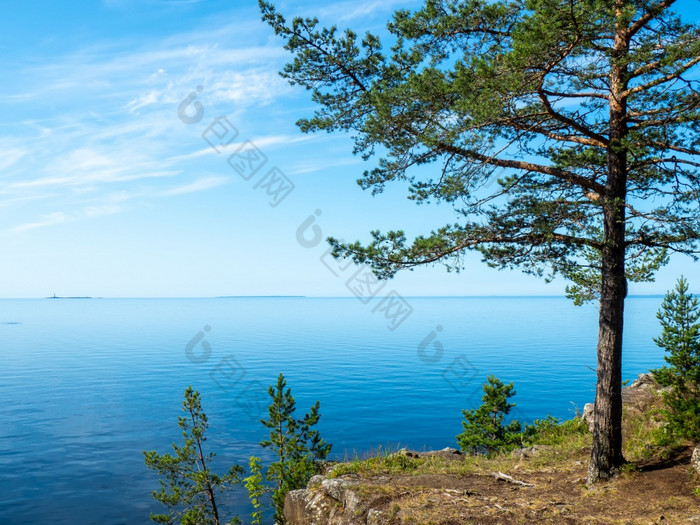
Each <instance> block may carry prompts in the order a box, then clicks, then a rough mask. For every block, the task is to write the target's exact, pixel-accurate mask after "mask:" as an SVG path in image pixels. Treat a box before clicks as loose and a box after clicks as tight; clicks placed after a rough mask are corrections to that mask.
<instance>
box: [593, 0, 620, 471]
mask: <svg viewBox="0 0 700 525" xmlns="http://www.w3.org/2000/svg"><path fill="white" fill-rule="evenodd" d="M623 3H624V2H621V1H620V0H618V2H617V7H618V17H619V16H620V15H621V12H622V10H621V7H622V4H623ZM618 19H619V18H618ZM628 46H629V44H628V41H627V38H626V35H625V34H624V32H623V29H622V28H620V27H618V30H617V34H616V36H615V43H614V52H613V60H615V61H617V60H618V59H620V58H622V57H623V56H624V55H625V54H627V52H628V49H629V47H628ZM619 63H620V62H617V64H619ZM613 64H614V65H613V66H612V67H611V72H610V98H609V105H610V121H609V122H610V127H609V139H610V144H609V145H608V166H607V167H608V174H607V175H608V177H607V181H606V185H605V195H604V196H603V199H602V206H603V221H604V235H605V242H604V246H603V249H602V253H601V277H602V281H601V291H600V312H599V317H598V349H597V352H598V369H597V375H598V381H597V384H596V395H595V408H594V411H593V449H592V450H591V462H590V465H589V467H588V482H589V483H594V482H596V481H599V480H604V479H609V478H610V477H611V476H613V475H614V474H615V472H616V469H617V468H618V467H620V466H621V465H622V464H623V463H624V461H625V460H624V457H623V456H622V330H623V316H624V306H625V297H626V295H627V280H626V279H625V202H626V198H627V152H626V150H625V148H624V146H623V140H624V138H625V135H626V134H627V121H626V118H627V101H626V100H625V99H624V98H623V97H621V96H620V94H621V93H622V92H623V91H624V90H625V89H626V81H625V74H626V71H625V69H624V66H618V65H616V64H615V62H614V63H613Z"/></svg>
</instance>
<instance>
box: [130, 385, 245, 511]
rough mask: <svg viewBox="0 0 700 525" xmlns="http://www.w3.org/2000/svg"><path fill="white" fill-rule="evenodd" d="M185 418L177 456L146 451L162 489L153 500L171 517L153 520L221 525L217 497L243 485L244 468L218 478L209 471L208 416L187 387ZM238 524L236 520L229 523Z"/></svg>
mask: <svg viewBox="0 0 700 525" xmlns="http://www.w3.org/2000/svg"><path fill="white" fill-rule="evenodd" d="M182 410H183V412H185V416H183V417H179V418H178V426H179V427H180V428H181V429H182V437H183V444H182V445H181V446H178V445H176V444H175V443H173V451H174V454H162V455H160V454H158V453H157V452H156V451H155V450H151V451H144V453H143V454H144V456H145V460H146V466H147V467H148V468H150V469H152V470H155V471H156V472H157V473H158V474H160V475H161V476H162V477H163V479H159V480H158V482H159V485H160V489H159V490H157V491H153V498H154V499H155V500H157V501H159V502H161V503H162V504H163V505H165V506H167V507H168V509H169V513H168V514H151V519H152V520H153V521H155V522H158V523H166V524H168V525H176V524H179V525H222V524H223V523H224V521H223V520H224V518H223V517H222V512H221V509H220V508H219V505H218V504H217V501H218V499H217V498H218V494H220V492H221V491H222V490H224V489H226V488H227V487H229V486H231V485H236V484H238V483H240V475H241V474H242V473H243V467H241V466H240V465H234V466H233V467H231V469H230V470H229V472H228V474H225V475H223V476H219V475H217V474H215V473H213V472H212V471H211V470H210V467H211V463H212V460H213V459H214V456H215V455H216V454H214V453H213V452H208V453H206V452H205V451H204V443H205V442H206V440H207V438H206V431H207V428H208V427H209V423H208V420H207V416H206V414H205V413H204V411H203V410H202V404H201V399H200V394H199V392H197V391H196V390H193V389H192V386H188V387H187V389H186V390H185V400H184V401H183V402H182ZM226 523H227V524H228V525H234V524H239V523H240V520H239V519H238V518H237V517H232V518H231V519H230V520H229V521H227V522H226Z"/></svg>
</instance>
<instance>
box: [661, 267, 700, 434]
mask: <svg viewBox="0 0 700 525" xmlns="http://www.w3.org/2000/svg"><path fill="white" fill-rule="evenodd" d="M656 317H657V318H658V319H659V321H660V323H661V329H662V330H661V336H660V337H657V338H655V339H654V342H655V343H656V344H657V345H658V346H659V347H661V348H663V349H664V351H665V352H666V353H667V355H666V356H665V357H664V359H665V361H666V362H667V363H668V366H664V367H662V368H658V369H656V370H652V374H653V376H654V378H655V379H656V380H657V381H658V382H659V383H660V384H661V385H664V386H670V387H671V390H670V391H668V392H666V393H665V394H664V400H665V402H666V405H667V407H668V410H667V411H666V414H665V415H666V419H667V421H668V427H667V429H668V431H669V432H670V433H671V434H673V435H675V436H678V437H681V438H686V439H692V440H696V441H697V440H699V439H700V322H699V320H700V301H698V298H697V297H695V296H694V295H693V294H691V293H688V281H687V280H686V279H685V278H683V277H681V278H680V279H679V280H678V283H676V287H675V289H674V290H672V291H670V292H669V293H667V294H666V297H665V298H664V300H663V303H662V304H661V309H660V310H659V311H658V312H657V314H656Z"/></svg>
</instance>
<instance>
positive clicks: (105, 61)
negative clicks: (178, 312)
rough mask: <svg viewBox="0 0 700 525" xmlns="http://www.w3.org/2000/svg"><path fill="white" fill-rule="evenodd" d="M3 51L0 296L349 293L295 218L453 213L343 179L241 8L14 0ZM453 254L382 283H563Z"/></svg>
mask: <svg viewBox="0 0 700 525" xmlns="http://www.w3.org/2000/svg"><path fill="white" fill-rule="evenodd" d="M685 4H686V5H691V2H690V1H688V2H685ZM417 5H418V3H417V2H412V1H410V0H408V1H401V2H396V1H383V2H380V1H373V0H369V1H367V0H365V1H363V0H359V1H347V2H344V1H343V2H333V3H328V2H319V1H314V2H300V1H285V2H280V3H279V8H280V10H281V11H282V12H283V13H285V14H289V15H290V16H291V15H294V14H306V15H317V16H319V18H321V21H322V22H325V23H337V24H339V25H340V26H350V27H353V28H355V29H357V30H359V31H364V30H367V29H370V30H375V31H377V30H380V29H381V28H382V27H383V25H384V23H385V21H386V20H387V19H388V17H389V15H390V13H391V11H392V10H393V9H395V8H397V7H399V6H406V7H415V6H417ZM696 5H697V2H694V3H693V6H696ZM0 57H1V58H0V61H2V64H1V65H0V66H1V67H2V71H4V72H5V74H4V78H3V82H2V84H1V85H0V114H2V119H1V120H0V150H1V151H2V155H0V217H1V218H0V239H2V244H3V246H4V249H3V250H2V252H1V254H0V269H1V270H2V271H1V273H0V297H43V296H47V295H51V294H53V293H56V294H58V295H81V296H82V295H89V296H101V297H198V296H218V295H288V294H291V295H310V296H316V295H322V296H343V295H350V292H349V290H348V289H347V288H346V286H345V283H346V281H347V279H348V278H349V277H350V276H351V275H352V273H351V270H350V269H347V268H339V267H338V266H337V264H335V265H334V264H333V263H332V261H331V260H330V259H329V258H328V257H327V256H324V252H325V250H326V245H325V243H320V244H315V245H314V243H313V242H311V241H310V240H313V237H314V233H315V232H314V231H313V230H309V231H307V233H306V237H305V238H306V239H307V240H306V241H304V243H303V244H302V243H300V242H299V241H298V240H297V229H298V227H299V226H300V225H301V224H302V223H304V221H306V220H307V218H309V217H311V216H313V217H315V222H314V224H315V225H317V226H318V227H319V228H320V234H321V235H323V236H324V237H325V236H329V235H334V236H336V237H340V238H345V239H353V240H354V239H367V237H368V232H369V231H370V230H372V229H375V228H379V229H384V230H385V229H390V228H393V229H397V228H403V229H405V230H406V232H407V234H408V235H409V236H410V235H414V234H418V233H422V232H426V231H427V230H429V229H430V228H433V227H439V226H441V225H443V224H444V223H446V222H452V221H454V220H455V218H456V217H455V216H453V215H452V212H451V210H450V209H448V208H441V207H429V206H420V207H418V206H415V205H414V204H413V203H411V202H410V201H408V200H407V199H406V198H405V197H406V192H405V188H401V187H391V186H390V187H389V188H387V191H385V193H384V194H382V195H380V196H378V197H374V198H373V197H371V196H370V194H369V193H368V192H363V191H362V190H361V189H360V188H359V187H358V186H357V185H356V183H355V180H356V179H357V178H358V176H359V175H360V174H361V173H362V171H363V170H364V169H367V168H368V167H371V166H370V165H368V166H365V165H363V162H362V161H361V159H359V158H357V157H354V156H353V155H352V153H351V150H352V143H351V141H350V139H349V138H348V137H343V136H339V135H312V136H309V135H303V134H302V133H300V132H299V131H298V129H297V128H296V127H295V125H294V122H295V121H296V120H297V119H298V118H300V117H302V116H308V115H310V113H311V112H312V110H313V105H312V103H311V101H310V99H309V96H308V93H307V92H305V91H304V90H303V89H301V88H297V89H294V88H292V87H290V86H289V85H287V84H286V82H285V81H284V80H283V79H281V78H280V77H279V76H278V74H277V71H279V69H280V68H281V67H282V65H283V64H284V63H285V60H286V59H287V58H288V57H287V56H286V53H285V52H284V50H283V49H282V43H281V42H280V41H279V40H278V39H277V38H276V37H274V35H273V34H272V31H271V30H270V29H269V28H268V27H267V26H265V25H264V24H263V23H262V22H261V21H260V15H259V12H258V10H257V5H256V2H254V1H252V0H251V1H245V2H235V1H221V0H102V1H98V0H91V1H87V0H82V1H76V2H55V0H32V1H28V2H13V3H11V4H9V6H6V8H5V10H4V14H3V17H2V19H0ZM198 86H199V87H200V88H201V91H198V90H197V88H198ZM191 94H196V95H197V98H196V100H197V101H198V102H199V103H201V105H202V110H203V116H202V118H201V120H199V121H197V122H192V123H189V124H188V123H185V122H183V120H182V119H181V118H179V117H178V108H179V106H180V104H181V102H182V101H183V100H184V99H185V98H186V97H188V96H190V95H191ZM188 111H189V113H186V114H185V116H192V115H194V113H193V106H189V107H188ZM222 116H226V118H227V119H228V120H227V121H222V120H219V121H217V122H218V123H219V124H218V125H219V126H227V123H230V124H231V125H232V126H234V127H235V129H236V130H237V132H238V135H237V136H236V138H235V139H233V141H232V142H231V143H230V144H228V145H227V146H226V147H225V148H223V147H222V148H220V152H219V153H217V151H216V150H215V149H214V148H212V147H211V146H210V145H209V144H207V142H206V141H205V140H204V139H203V134H204V136H205V137H215V136H214V135H212V130H214V129H216V130H217V131H221V130H222V129H224V128H222V127H216V128H209V126H211V125H212V124H213V123H214V122H215V119H217V117H222ZM207 130H209V131H207ZM228 137H231V135H228ZM250 144H254V145H255V147H257V149H258V151H259V152H260V153H261V154H262V155H264V157H265V158H266V159H267V160H266V163H265V165H264V166H262V167H261V168H260V171H259V173H256V174H255V176H254V177H251V178H250V180H245V179H244V178H243V177H242V176H241V174H240V173H238V172H237V171H236V169H235V168H236V166H232V165H231V164H229V162H228V161H227V159H228V158H229V155H230V154H231V152H234V151H236V150H237V149H238V148H243V149H242V150H241V151H248V149H249V148H250ZM273 168H277V170H276V171H274V174H276V176H277V177H278V178H279V177H281V176H284V177H286V180H288V181H291V183H293V184H294V188H293V190H291V192H289V193H288V194H287V196H286V198H284V199H283V200H282V201H281V202H276V201H275V196H272V197H271V196H270V195H268V194H266V191H265V186H264V184H261V183H260V179H261V177H263V176H265V174H266V173H268V172H269V171H270V170H271V169H273ZM278 196H279V194H278ZM271 204H275V205H274V206H273V205H271ZM316 233H319V231H318V230H317V231H316ZM467 262H468V268H467V270H465V271H463V272H462V273H460V274H454V273H446V272H445V271H444V269H443V268H442V267H440V266H438V267H435V268H431V269H421V270H417V271H414V272H407V273H405V274H402V275H400V276H399V277H397V278H396V279H394V281H393V282H392V283H391V286H392V287H393V288H394V289H395V290H396V291H397V292H398V293H400V294H401V295H405V296H410V295H528V294H536V295H557V294H561V293H562V291H563V288H564V283H563V282H555V283H552V284H549V285H547V284H544V283H543V282H542V281H541V280H538V279H536V278H533V277H528V276H525V275H522V274H521V273H519V272H498V271H495V270H491V269H488V268H486V267H485V266H484V265H483V264H482V263H480V262H479V257H478V256H476V255H472V256H469V257H467ZM680 273H685V274H686V275H687V276H689V277H690V278H691V280H692V279H693V277H696V280H697V276H698V274H697V270H696V269H695V266H694V265H693V263H692V262H691V261H690V260H688V259H685V258H676V259H674V261H673V262H672V263H671V265H669V266H668V267H667V268H665V269H664V270H663V271H662V272H660V274H659V276H658V279H657V282H656V283H652V284H646V285H634V287H633V289H632V292H633V293H638V294H648V293H662V292H664V291H665V290H666V289H668V288H670V287H671V286H672V285H673V282H674V281H675V279H676V277H677V276H678V275H679V274H680ZM695 286H697V284H695Z"/></svg>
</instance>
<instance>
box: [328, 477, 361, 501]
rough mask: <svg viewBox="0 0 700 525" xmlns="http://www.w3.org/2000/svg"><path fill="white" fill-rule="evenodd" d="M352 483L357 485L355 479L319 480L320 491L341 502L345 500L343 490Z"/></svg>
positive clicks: (345, 490)
mask: <svg viewBox="0 0 700 525" xmlns="http://www.w3.org/2000/svg"><path fill="white" fill-rule="evenodd" d="M354 485H357V481H352V480H348V479H340V478H335V479H324V480H323V481H321V491H322V492H323V493H324V494H326V495H327V496H330V497H331V498H333V499H334V500H336V501H340V502H342V501H344V500H345V492H347V490H348V489H349V488H350V487H352V486H354Z"/></svg>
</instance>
